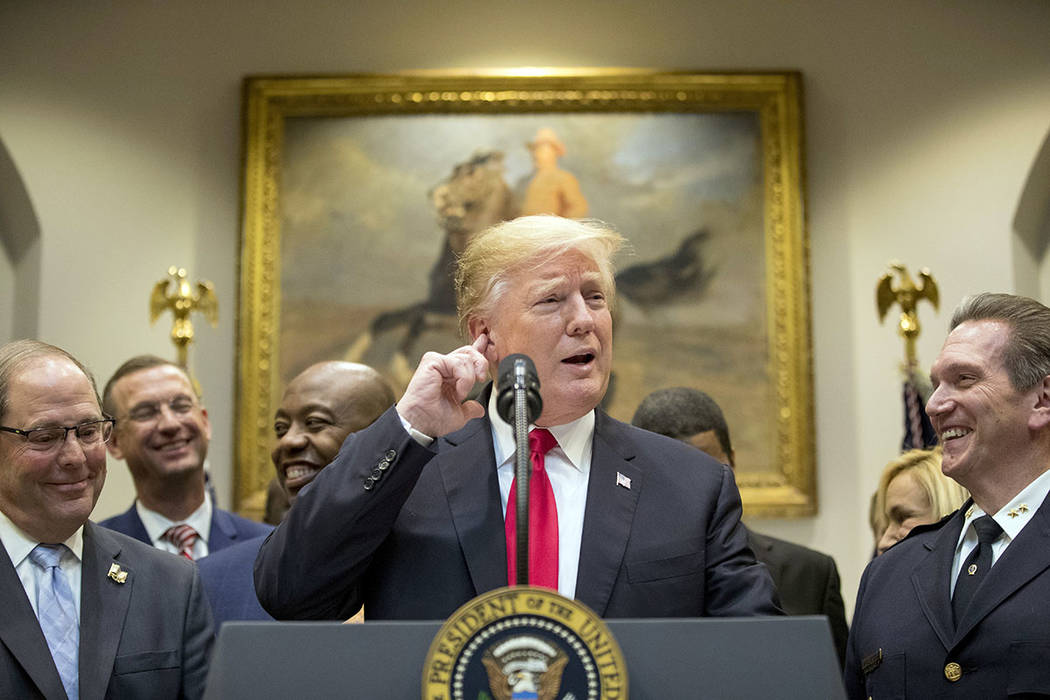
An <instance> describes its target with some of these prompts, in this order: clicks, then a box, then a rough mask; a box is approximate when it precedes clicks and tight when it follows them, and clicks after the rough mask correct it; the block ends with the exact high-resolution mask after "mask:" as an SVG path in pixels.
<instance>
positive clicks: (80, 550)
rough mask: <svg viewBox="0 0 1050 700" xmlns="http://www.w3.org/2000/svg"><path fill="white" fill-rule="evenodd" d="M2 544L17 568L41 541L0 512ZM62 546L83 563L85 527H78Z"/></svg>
mask: <svg viewBox="0 0 1050 700" xmlns="http://www.w3.org/2000/svg"><path fill="white" fill-rule="evenodd" d="M0 542H3V544H4V549H6V550H7V555H8V556H9V557H11V564H12V565H13V566H15V567H16V568H17V567H18V565H19V564H21V563H22V560H23V559H25V558H26V557H28V556H29V553H30V552H32V551H33V548H34V547H36V546H37V545H38V544H40V541H39V540H35V539H33V538H32V537H30V536H29V535H27V534H26V533H25V531H24V530H22V528H20V527H18V526H17V525H15V524H14V523H13V522H11V519H10V518H8V517H7V515H6V514H5V513H3V512H0ZM49 544H54V543H49ZM62 544H64V545H66V546H67V547H69V549H70V551H71V552H73V554H74V555H76V558H77V561H81V560H82V559H83V558H84V526H83V525H81V526H80V527H78V528H77V531H76V532H74V533H73V534H72V535H70V537H69V539H67V540H66V541H65V542H63V543H62Z"/></svg>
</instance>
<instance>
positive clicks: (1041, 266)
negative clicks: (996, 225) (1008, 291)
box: [1013, 130, 1050, 303]
mask: <svg viewBox="0 0 1050 700" xmlns="http://www.w3.org/2000/svg"><path fill="white" fill-rule="evenodd" d="M1013 252H1014V275H1015V280H1016V286H1017V291H1018V292H1019V293H1021V294H1026V295H1028V296H1031V297H1034V298H1037V299H1041V300H1042V301H1043V302H1044V303H1046V302H1047V301H1050V130H1048V131H1047V135H1046V138H1044V139H1043V145H1042V147H1041V148H1040V149H1039V152H1038V153H1037V154H1036V156H1035V158H1034V159H1033V161H1032V167H1031V169H1030V170H1029V171H1028V177H1027V178H1026V179H1025V184H1024V187H1023V188H1022V190H1021V196H1020V197H1019V198H1018V201H1017V209H1016V211H1015V212H1014V220H1013Z"/></svg>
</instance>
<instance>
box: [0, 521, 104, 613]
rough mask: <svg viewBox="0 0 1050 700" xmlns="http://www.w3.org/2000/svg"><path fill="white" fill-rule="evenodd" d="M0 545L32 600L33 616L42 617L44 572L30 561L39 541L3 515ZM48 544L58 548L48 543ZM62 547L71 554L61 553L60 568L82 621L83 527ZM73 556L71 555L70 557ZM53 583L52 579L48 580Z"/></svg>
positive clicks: (0, 522) (30, 600) (0, 526)
mask: <svg viewBox="0 0 1050 700" xmlns="http://www.w3.org/2000/svg"><path fill="white" fill-rule="evenodd" d="M0 542H3V544H4V549H6V550H7V555H8V556H9V557H10V558H11V563H12V564H13V565H14V567H15V573H16V574H18V579H19V580H20V581H21V582H22V588H24V589H25V591H26V595H27V596H29V604H30V605H31V606H33V612H34V613H36V615H37V617H38V618H39V617H40V611H39V610H37V609H36V602H37V601H36V599H37V589H38V587H39V586H40V582H41V581H42V580H43V579H42V577H43V576H44V574H43V572H42V571H41V570H40V567H39V566H37V565H36V564H34V563H33V562H32V561H30V559H29V553H30V552H32V551H33V548H35V547H36V546H37V545H38V544H40V542H39V541H37V540H34V539H33V538H31V537H29V536H28V535H27V534H26V533H25V532H23V531H22V530H21V529H20V528H19V527H18V526H17V525H15V524H14V523H13V522H11V519H10V518H8V517H7V516H6V515H5V514H4V513H0ZM47 544H57V543H55V542H48V543H47ZM62 544H64V545H66V547H68V548H69V551H68V552H63V553H62V559H61V560H60V561H59V563H58V567H59V568H60V569H62V573H63V574H65V576H66V582H67V583H69V589H70V592H72V593H73V605H74V606H76V611H77V617H78V618H79V617H80V571H81V566H82V564H81V562H82V561H83V558H84V526H83V525H82V526H80V527H78V528H77V531H76V532H74V533H73V534H72V535H71V536H70V538H69V539H68V540H66V541H65V542H63V543H62ZM70 552H72V554H71V553H70ZM48 580H50V578H49V579H48Z"/></svg>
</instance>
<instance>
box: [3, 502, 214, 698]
mask: <svg viewBox="0 0 1050 700" xmlns="http://www.w3.org/2000/svg"><path fill="white" fill-rule="evenodd" d="M0 552H2V556H0V598H2V600H3V601H4V611H3V614H2V615H0V697H2V698H65V690H64V688H63V687H62V681H61V679H60V678H59V675H58V670H57V669H56V668H55V663H54V661H53V660H52V658H51V652H50V651H48V648H47V641H46V640H45V639H44V633H43V632H41V631H40V624H39V623H38V622H37V618H36V615H34V614H33V608H32V607H31V606H30V604H29V598H27V597H26V594H25V589H24V588H23V587H22V583H21V581H19V579H18V574H17V573H15V568H14V566H13V565H12V563H11V559H10V557H8V555H7V551H6V550H4V549H3V546H2V545H0ZM114 562H116V563H117V564H119V565H120V567H121V569H122V570H124V571H126V572H128V577H127V579H126V581H125V582H124V583H122V584H121V583H117V582H116V581H113V580H111V579H110V578H108V576H107V574H108V572H109V569H110V566H111V565H112V564H113V563H114ZM212 641H213V634H212V622H211V613H210V611H209V610H208V604H207V603H206V602H205V600H204V594H203V593H202V589H201V583H200V578H199V577H198V576H197V571H196V567H194V566H193V564H192V563H190V562H189V561H187V560H185V559H183V558H181V557H177V556H175V555H172V554H168V553H166V552H161V551H159V550H156V549H154V548H153V547H150V546H146V545H143V544H142V543H141V542H138V541H136V540H133V539H131V538H129V537H125V536H124V535H121V534H118V533H115V532H110V531H109V530H106V529H103V528H101V527H98V526H97V525H95V524H94V523H91V522H88V523H87V524H85V525H84V557H83V563H82V569H81V583H80V698H81V700H98V699H100V698H112V699H113V700H118V699H119V700H126V699H127V698H151V699H153V698H156V699H162V698H198V697H201V696H202V695H203V694H204V680H205V676H206V675H207V672H208V654H209V652H210V650H211V645H212Z"/></svg>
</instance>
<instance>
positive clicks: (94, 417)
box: [0, 340, 212, 700]
mask: <svg viewBox="0 0 1050 700" xmlns="http://www.w3.org/2000/svg"><path fill="white" fill-rule="evenodd" d="M0 423H2V426H0V598H2V599H3V601H4V604H5V605H4V613H3V614H2V615H0V697H4V698H45V697H46V698H64V697H74V698H75V697H79V698H80V699H81V700H93V699H97V698H103V697H105V698H135V697H143V698H144V697H149V698H197V697H200V696H201V695H202V694H203V692H204V680H205V676H206V674H207V664H208V653H209V651H210V648H211V643H212V624H211V616H210V613H209V611H208V607H207V603H206V602H205V600H204V596H203V593H202V588H201V584H200V579H199V578H198V576H197V573H196V569H195V567H194V566H193V565H192V564H191V563H190V562H188V561H185V560H183V559H180V558H179V557H174V556H171V555H169V554H165V553H163V552H159V551H157V550H156V549H154V548H152V547H149V546H146V545H144V544H142V543H141V542H137V541H135V540H133V539H131V538H129V537H125V536H123V535H120V534H117V533H114V532H110V531H109V530H106V529H104V528H101V527H98V526H97V525H95V524H94V523H92V522H90V521H88V516H89V515H90V513H91V509H92V508H93V507H94V505H95V502H96V501H97V500H98V495H99V493H100V491H101V489H102V485H103V483H104V482H105V478H106V450H105V447H104V443H105V442H106V440H108V439H109V437H110V434H111V431H112V420H110V419H107V418H105V416H104V415H103V413H102V410H101V407H100V403H99V400H98V395H97V393H96V390H95V384H94V380H93V379H92V378H91V375H90V373H89V372H88V371H87V369H86V368H84V366H83V365H82V364H80V363H79V362H78V361H77V360H75V359H74V358H73V357H72V356H71V355H69V354H68V353H66V352H65V351H63V350H61V349H59V348H56V347H54V346H51V345H47V344H45V343H40V342H37V341H27V340H22V341H16V342H14V343H9V344H7V345H5V346H3V347H0Z"/></svg>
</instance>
